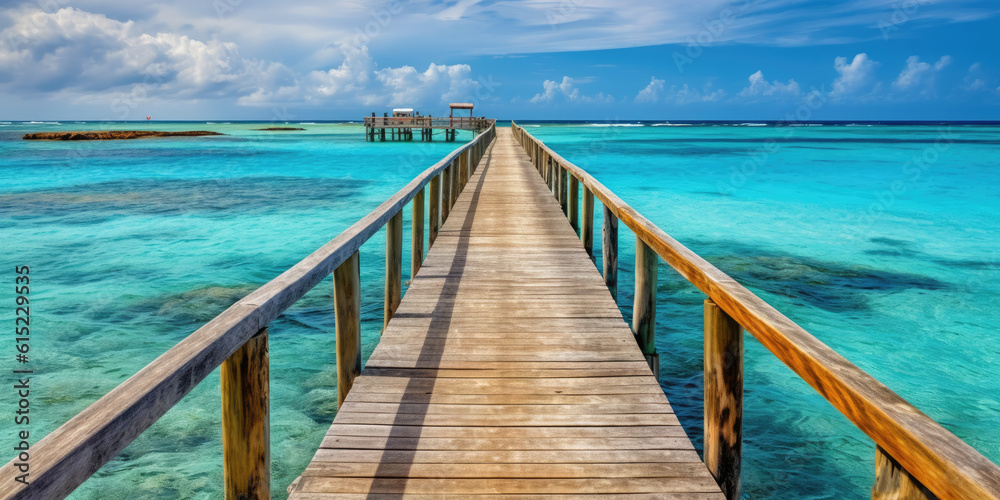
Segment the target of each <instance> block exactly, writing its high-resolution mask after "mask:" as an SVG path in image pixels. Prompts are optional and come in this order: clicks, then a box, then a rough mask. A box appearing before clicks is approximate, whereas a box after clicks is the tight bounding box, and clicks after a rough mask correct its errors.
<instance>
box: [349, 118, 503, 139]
mask: <svg viewBox="0 0 1000 500" xmlns="http://www.w3.org/2000/svg"><path fill="white" fill-rule="evenodd" d="M494 121H495V120H492V119H488V118H480V117H474V116H398V117H394V116H366V117H365V140H366V141H368V142H376V141H379V142H385V141H412V140H413V137H414V135H413V131H414V130H418V131H419V133H420V135H419V138H420V140H422V141H428V142H429V141H433V140H434V131H435V130H441V131H444V140H445V141H446V142H454V141H455V137H456V131H458V130H468V131H471V132H473V133H475V134H479V133H480V132H482V131H484V130H486V129H487V128H489V127H490V125H492V124H493V122H494Z"/></svg>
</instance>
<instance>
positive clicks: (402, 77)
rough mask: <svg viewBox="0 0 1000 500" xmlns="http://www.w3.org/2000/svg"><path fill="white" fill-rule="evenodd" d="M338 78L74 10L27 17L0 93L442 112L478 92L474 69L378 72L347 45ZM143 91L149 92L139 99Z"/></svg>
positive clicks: (1, 44) (0, 50)
mask: <svg viewBox="0 0 1000 500" xmlns="http://www.w3.org/2000/svg"><path fill="white" fill-rule="evenodd" d="M336 51H337V52H339V53H340V55H341V57H342V60H341V62H340V64H339V65H338V66H336V67H334V68H331V69H329V70H323V71H312V72H309V73H306V74H299V73H296V72H295V71H293V70H291V69H290V68H288V67H286V66H285V65H283V64H281V63H278V62H273V61H264V60H259V59H249V58H245V57H242V56H241V55H240V53H239V47H238V46H237V45H236V44H235V43H231V42H225V41H221V40H218V39H214V38H213V39H211V40H208V41H202V40H196V39H193V38H190V37H187V36H183V35H178V34H175V33H157V34H155V35H151V34H148V33H143V32H142V31H141V30H139V29H138V28H137V26H136V24H135V23H133V22H132V21H127V22H122V21H118V20H114V19H110V18H108V17H106V16H104V15H101V14H94V13H90V12H86V11H82V10H79V9H75V8H72V7H67V8H63V9H60V10H58V11H55V12H50V13H46V12H43V11H39V10H31V9H26V10H22V11H19V12H18V13H17V15H16V16H14V17H13V23H12V24H11V25H9V26H8V27H6V28H5V29H3V31H0V88H6V89H8V90H14V91H18V92H23V93H32V92H47V93H60V94H71V95H73V94H75V95H79V96H81V99H84V100H87V101H98V100H100V99H101V97H100V96H102V95H103V96H105V97H114V96H119V97H120V96H122V95H129V94H130V95H132V96H135V95H137V94H141V95H142V97H143V98H161V99H171V98H185V99H202V98H222V97H225V98H235V101H236V102H237V103H238V104H240V105H244V106H265V105H267V106H270V105H275V104H281V103H285V104H306V103H350V104H354V105H357V104H365V105H377V104H403V103H406V104H411V105H419V104H421V103H426V104H438V103H440V102H444V101H448V100H458V99H467V98H468V97H469V96H471V95H472V94H473V92H474V90H475V88H476V86H477V85H478V84H477V82H475V81H474V80H473V79H472V78H471V72H472V69H471V67H470V66H469V65H466V64H456V65H450V66H449V65H438V64H430V66H429V67H428V68H427V70H425V71H418V70H417V69H416V68H413V67H411V66H403V67H399V68H382V69H377V65H376V63H375V61H374V60H373V59H372V57H371V55H370V54H369V53H368V48H367V47H366V46H363V45H362V46H355V45H350V44H346V43H343V44H339V45H337V46H336ZM137 90H140V91H141V92H137Z"/></svg>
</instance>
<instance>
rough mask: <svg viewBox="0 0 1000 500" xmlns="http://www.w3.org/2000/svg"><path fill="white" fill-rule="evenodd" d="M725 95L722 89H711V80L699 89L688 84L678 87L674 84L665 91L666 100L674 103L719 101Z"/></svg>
mask: <svg viewBox="0 0 1000 500" xmlns="http://www.w3.org/2000/svg"><path fill="white" fill-rule="evenodd" d="M725 96H726V91H725V90H722V89H717V90H713V85H712V82H708V83H706V84H705V86H704V87H702V89H701V90H700V91H699V90H698V89H695V88H692V87H690V86H689V85H688V84H686V83H685V84H684V85H682V86H681V87H680V88H678V87H677V86H676V85H675V86H672V87H670V91H669V92H667V98H666V100H667V101H671V100H672V101H673V102H674V103H675V104H678V105H684V104H693V103H697V102H718V101H721V100H722V98H723V97H725Z"/></svg>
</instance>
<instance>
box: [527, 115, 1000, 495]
mask: <svg viewBox="0 0 1000 500" xmlns="http://www.w3.org/2000/svg"><path fill="white" fill-rule="evenodd" d="M523 132H524V134H525V136H526V140H527V141H528V142H535V140H534V138H533V137H531V136H530V134H528V133H527V131H523ZM541 147H542V148H543V149H544V150H545V151H547V152H549V153H550V154H552V156H553V157H554V158H556V159H557V161H560V162H562V163H563V164H564V165H566V168H568V169H569V170H571V171H572V172H574V174H576V175H577V177H578V178H580V179H581V182H582V183H583V184H584V186H585V187H587V188H588V189H589V190H590V191H592V192H593V193H594V196H595V197H596V198H598V199H599V200H600V201H601V202H602V203H603V204H604V205H605V208H606V209H607V210H608V211H610V212H611V213H612V215H615V216H617V217H618V218H619V219H621V220H622V221H623V222H624V223H625V225H626V226H628V227H629V228H630V229H632V231H633V232H635V233H636V235H637V236H638V237H640V238H642V239H643V240H645V241H647V242H649V245H650V247H651V248H652V249H653V250H654V251H655V252H656V253H657V254H658V255H659V256H660V257H661V258H663V259H664V260H665V261H666V262H667V263H668V264H669V265H670V266H671V267H673V268H674V269H675V270H677V272H678V273H680V274H681V276H683V277H684V278H685V279H687V280H688V281H689V282H691V283H692V284H694V285H695V286H696V287H697V288H698V289H699V290H701V291H702V292H704V293H705V294H706V295H708V296H709V298H711V299H712V301H713V302H715V303H716V304H718V306H719V307H720V308H722V309H723V310H724V311H726V313H728V314H729V315H730V316H732V317H733V318H734V319H735V320H736V321H737V322H738V323H740V324H741V325H743V327H744V328H745V329H746V330H747V331H748V332H750V333H751V334H753V335H754V336H755V337H756V338H757V339H758V340H759V341H760V342H761V344H762V345H764V347H766V348H767V349H768V350H770V351H771V353H773V354H774V355H775V356H776V357H778V359H780V360H781V361H782V362H783V363H785V364H786V365H787V366H788V367H789V368H791V369H792V370H793V371H794V372H795V373H796V374H798V375H799V376H800V377H801V378H802V379H803V380H805V381H806V382H807V383H808V384H809V385H811V386H812V387H813V388H814V389H816V391H817V392H819V393H820V394H821V395H822V396H823V397H824V398H826V399H827V401H829V402H830V403H831V404H833V406H834V407H835V408H837V410H839V411H840V412H841V413H842V414H843V415H844V416H846V417H847V418H848V419H850V420H851V422H853V423H854V425H856V426H857V427H858V428H859V429H861V430H862V431H863V432H864V433H865V434H867V435H868V436H869V437H871V438H872V439H873V440H874V441H875V442H876V443H877V444H879V445H880V446H882V447H883V448H884V449H885V450H886V451H887V452H888V453H889V454H890V455H891V456H892V457H893V458H894V459H895V460H897V461H898V462H899V463H900V464H901V465H902V466H903V467H904V468H905V469H906V470H908V471H910V472H911V474H913V475H914V477H915V478H916V479H917V480H919V481H920V482H921V484H923V485H925V486H926V487H927V488H928V489H929V490H931V491H932V492H934V493H935V494H936V495H937V496H938V497H939V498H943V499H944V498H947V499H962V498H989V499H1000V467H997V466H996V464H993V463H992V462H990V461H989V460H988V459H987V458H986V457H984V456H983V455H982V454H981V453H979V452H978V451H976V450H975V449H973V448H972V447H971V446H969V445H968V444H966V443H965V442H963V441H962V440H961V439H959V438H958V437H957V436H955V435H954V434H952V433H951V432H949V431H948V430H946V429H945V428H943V427H942V426H941V425H940V424H938V423H937V422H935V421H933V420H932V419H931V418H930V417H928V416H927V415H925V414H924V413H922V412H920V410H918V409H917V408H915V407H914V406H913V405H911V404H909V403H908V402H907V401H906V400H904V399H903V398H901V397H899V395H898V394H896V393H894V392H893V391H892V390H890V389H889V388H888V387H886V386H885V385H884V384H882V383H881V382H879V381H878V380H876V379H875V378H874V377H872V376H871V375H869V374H867V373H865V372H864V371H863V370H861V369H859V368H858V367H857V366H855V365H854V364H852V363H851V362H849V361H848V360H846V359H845V358H844V357H843V356H841V355H840V354H838V353H836V352H835V351H834V350H832V349H830V347H829V346H827V345H825V344H823V343H822V342H820V341H819V340H818V339H816V338H815V337H814V336H813V335H811V334H810V333H809V332H807V331H806V330H805V329H803V328H802V327H801V326H799V325H797V324H795V323H794V322H793V321H791V320H790V319H788V318H787V317H785V316H784V315H783V314H781V313H780V312H778V311H777V310H776V309H774V308H773V307H771V306H770V305H769V304H767V303H766V302H764V301H763V300H761V299H760V298H759V297H757V296H756V295H754V294H753V293H752V292H750V291H749V290H747V289H746V287H744V286H742V285H741V284H739V283H738V282H736V281H735V280H733V279H732V278H731V277H729V276H728V275H726V274H725V273H723V272H722V271H720V270H719V269H718V268H716V267H715V266H713V265H712V264H710V263H709V262H707V261H705V259H703V258H701V257H700V256H698V255H697V254H695V253H694V252H692V251H691V250H690V249H688V248H686V247H685V246H684V245H681V244H680V243H679V242H678V241H677V240H675V239H673V238H672V237H670V236H669V235H668V234H667V233H666V232H664V231H663V230H662V229H660V228H659V227H657V226H656V225H655V224H653V223H652V222H650V221H649V220H648V219H646V218H645V217H644V216H642V215H641V214H640V213H638V212H637V211H636V210H635V209H633V208H632V207H630V206H629V205H628V204H627V203H625V202H624V201H622V200H621V198H619V197H618V196H617V195H615V194H614V193H613V192H612V191H611V190H609V189H608V188H607V187H605V186H604V185H602V184H601V183H600V182H598V181H597V180H596V179H595V178H594V177H593V176H591V175H590V174H588V173H587V172H586V171H585V170H583V169H581V168H579V167H577V166H576V165H574V164H572V162H569V161H567V160H565V159H564V158H562V157H561V156H560V155H559V154H558V153H555V152H553V151H551V149H549V148H546V147H544V145H543V146H541Z"/></svg>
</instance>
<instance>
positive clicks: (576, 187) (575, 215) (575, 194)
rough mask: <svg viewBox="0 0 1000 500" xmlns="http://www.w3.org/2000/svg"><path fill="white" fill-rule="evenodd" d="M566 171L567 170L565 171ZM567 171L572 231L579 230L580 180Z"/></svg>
mask: <svg viewBox="0 0 1000 500" xmlns="http://www.w3.org/2000/svg"><path fill="white" fill-rule="evenodd" d="M567 172H568V171H567ZM568 173H569V225H571V226H573V230H574V231H579V230H580V181H579V180H577V178H576V176H575V175H573V174H572V173H571V172H568Z"/></svg>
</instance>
